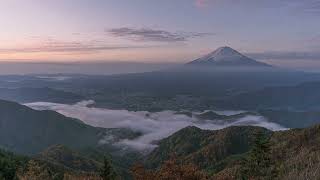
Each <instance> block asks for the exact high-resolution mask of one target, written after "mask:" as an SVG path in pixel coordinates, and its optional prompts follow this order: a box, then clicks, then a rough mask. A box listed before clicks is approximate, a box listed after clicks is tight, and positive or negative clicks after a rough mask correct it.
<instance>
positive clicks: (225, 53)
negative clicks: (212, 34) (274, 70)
mask: <svg viewBox="0 0 320 180" xmlns="http://www.w3.org/2000/svg"><path fill="white" fill-rule="evenodd" d="M187 65H198V66H201V65H210V66H233V67H236V66H249V67H272V66H271V65H269V64H266V63H262V62H258V61H256V60H254V59H251V58H249V57H247V56H245V55H243V54H241V53H239V52H238V51H236V50H234V49H232V48H230V47H227V46H225V47H220V48H218V49H216V50H215V51H213V52H211V53H209V54H207V55H205V56H203V57H200V58H198V59H196V60H194V61H191V62H189V63H187Z"/></svg>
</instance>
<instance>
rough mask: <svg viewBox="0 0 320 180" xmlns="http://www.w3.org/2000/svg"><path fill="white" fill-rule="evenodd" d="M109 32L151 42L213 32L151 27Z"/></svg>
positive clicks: (186, 37)
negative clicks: (172, 30) (173, 30)
mask: <svg viewBox="0 0 320 180" xmlns="http://www.w3.org/2000/svg"><path fill="white" fill-rule="evenodd" d="M107 32H108V33H110V34H111V35H113V36H115V37H124V38H128V39H131V40H134V41H149V42H184V41H188V40H189V39H192V38H196V37H205V36H210V35H213V33H196V32H169V31H165V30H157V29H150V28H141V29H136V28H128V27H123V28H114V29H110V30H107Z"/></svg>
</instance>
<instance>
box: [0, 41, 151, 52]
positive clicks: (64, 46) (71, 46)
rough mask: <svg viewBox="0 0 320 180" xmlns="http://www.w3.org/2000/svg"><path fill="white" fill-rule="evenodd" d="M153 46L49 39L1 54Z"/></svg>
mask: <svg viewBox="0 0 320 180" xmlns="http://www.w3.org/2000/svg"><path fill="white" fill-rule="evenodd" d="M148 47H151V46H141V45H140V46H138V45H106V44H101V43H96V42H94V41H91V42H78V41H70V42H68V41H57V40H53V39H47V40H45V41H43V42H40V43H37V44H35V45H30V46H25V47H12V48H0V53H6V54H7V53H38V52H57V53H58V52H71V53H72V52H96V51H106V50H115V49H136V48H148Z"/></svg>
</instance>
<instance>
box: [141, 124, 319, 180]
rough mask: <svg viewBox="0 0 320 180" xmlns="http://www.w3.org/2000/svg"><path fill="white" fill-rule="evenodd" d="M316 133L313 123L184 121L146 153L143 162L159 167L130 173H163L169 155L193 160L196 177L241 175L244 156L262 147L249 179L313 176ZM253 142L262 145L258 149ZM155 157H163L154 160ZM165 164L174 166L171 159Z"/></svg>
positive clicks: (181, 160)
mask: <svg viewBox="0 0 320 180" xmlns="http://www.w3.org/2000/svg"><path fill="white" fill-rule="evenodd" d="M258 134H262V135H263V134H264V137H265V142H266V143H265V144H263V143H262V145H261V143H260V146H257V141H256V139H257V135H258ZM319 137H320V126H319V125H317V126H313V127H310V128H306V129H292V130H288V131H279V132H270V131H267V130H265V129H262V128H255V127H230V128H226V129H223V130H218V131H206V130H200V129H198V128H195V127H188V128H185V129H182V130H181V131H179V132H177V133H175V134H174V135H172V136H170V137H168V138H166V139H164V140H162V141H161V142H160V143H159V147H158V148H156V149H155V150H154V151H153V152H152V153H151V154H150V155H149V156H148V157H147V160H146V164H147V166H148V167H149V168H150V167H152V168H155V167H157V168H160V170H157V171H151V172H152V173H151V174H148V172H150V171H141V170H138V171H136V173H137V172H138V175H141V174H139V173H141V172H146V176H149V177H152V176H153V175H154V176H158V177H163V176H164V175H165V176H168V174H170V171H167V170H166V168H168V164H169V165H170V163H168V162H170V161H172V160H170V159H171V158H172V156H173V157H174V159H175V162H176V163H177V164H180V165H179V167H190V166H187V165H188V164H193V165H195V166H191V167H198V168H199V170H201V171H202V172H205V174H207V175H206V176H201V178H200V179H241V178H243V177H244V175H245V172H246V171H244V170H243V169H244V168H247V164H250V162H248V159H249V160H251V161H256V160H257V159H259V154H261V153H263V152H268V153H266V154H267V156H265V158H266V159H267V160H266V161H264V162H268V163H269V164H267V165H266V164H260V166H257V169H258V171H260V170H261V174H259V176H254V175H252V178H251V179H288V180H289V179H290V180H291V179H315V180H316V179H318V177H319V176H320V170H319V168H320V148H319V144H320V138H319ZM258 144H259V143H258ZM257 147H260V148H263V149H265V151H261V152H260V151H258V150H257V149H259V148H257ZM255 152H259V153H256V154H255ZM252 154H255V155H252ZM252 157H254V158H255V159H254V158H253V159H252ZM161 162H162V163H163V162H165V163H164V164H163V165H162V166H160V165H159V164H160V163H161ZM159 166H160V167H159ZM171 166H172V167H176V166H173V164H172V163H171ZM179 169H180V170H181V173H186V172H184V171H182V169H183V168H179ZM189 170H190V169H189ZM152 174H153V175H152ZM189 175H190V174H189ZM194 175H195V174H194ZM176 176H179V175H176ZM171 177H172V176H171Z"/></svg>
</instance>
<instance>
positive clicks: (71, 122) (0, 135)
mask: <svg viewBox="0 0 320 180" xmlns="http://www.w3.org/2000/svg"><path fill="white" fill-rule="evenodd" d="M105 131H106V130H105V129H102V128H94V127H91V126H88V125H86V124H84V123H82V122H81V121H79V120H77V119H73V118H68V117H65V116H63V115H61V114H58V113H56V112H53V111H36V110H33V109H31V108H28V107H26V106H23V105H20V104H17V103H14V102H9V101H3V100H0V147H2V148H5V149H8V150H10V151H14V152H18V153H23V154H34V153H37V152H40V151H42V150H44V149H45V148H47V147H49V146H51V145H55V144H63V145H67V146H69V147H74V148H79V147H85V146H95V145H97V144H98V142H99V140H100V139H101V138H102V137H103V135H104V133H105Z"/></svg>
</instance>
